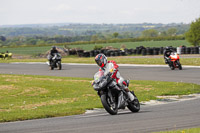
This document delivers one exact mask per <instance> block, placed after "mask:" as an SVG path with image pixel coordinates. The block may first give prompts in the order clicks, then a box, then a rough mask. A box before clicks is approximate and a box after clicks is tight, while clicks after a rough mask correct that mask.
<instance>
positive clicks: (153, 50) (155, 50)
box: [69, 46, 200, 57]
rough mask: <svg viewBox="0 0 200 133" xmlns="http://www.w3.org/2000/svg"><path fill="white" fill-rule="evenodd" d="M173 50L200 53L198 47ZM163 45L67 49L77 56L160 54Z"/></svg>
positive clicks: (175, 49)
mask: <svg viewBox="0 0 200 133" xmlns="http://www.w3.org/2000/svg"><path fill="white" fill-rule="evenodd" d="M172 49H173V50H174V51H177V52H178V53H179V54H200V47H185V46H182V47H178V48H176V47H172ZM164 50H165V48H164V47H143V46H140V47H136V49H123V50H120V49H116V50H111V49H102V50H91V51H84V50H69V55H78V56H79V57H95V56H96V55H97V54H99V53H103V54H105V55H106V56H108V57H110V56H126V55H143V56H146V55H162V54H163V52H164Z"/></svg>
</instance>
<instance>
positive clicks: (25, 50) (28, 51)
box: [0, 40, 190, 56]
mask: <svg viewBox="0 0 200 133" xmlns="http://www.w3.org/2000/svg"><path fill="white" fill-rule="evenodd" d="M122 44H123V45H126V47H127V48H136V47H139V46H145V47H166V46H174V47H179V46H181V45H185V46H190V44H189V43H188V42H187V41H186V40H172V41H171V40H170V41H143V42H121V43H103V44H97V45H102V46H103V47H105V46H113V47H115V48H120V47H121V45H122ZM59 47H62V46H59ZM69 47H70V48H81V49H84V50H92V49H94V47H95V44H84V45H83V44H81V45H69ZM50 48H51V46H40V47H37V46H35V47H17V48H0V52H6V51H7V50H8V51H9V52H11V53H13V54H23V55H33V56H34V55H38V54H44V53H46V52H47V51H48V50H50Z"/></svg>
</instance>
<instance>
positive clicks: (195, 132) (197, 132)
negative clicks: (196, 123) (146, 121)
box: [156, 127, 200, 133]
mask: <svg viewBox="0 0 200 133" xmlns="http://www.w3.org/2000/svg"><path fill="white" fill-rule="evenodd" d="M156 133H200V127H199V128H189V129H181V130H173V131H162V132H156Z"/></svg>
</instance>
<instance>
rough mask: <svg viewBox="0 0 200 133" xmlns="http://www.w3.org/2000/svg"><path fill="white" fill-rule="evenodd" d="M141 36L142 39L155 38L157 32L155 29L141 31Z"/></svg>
mask: <svg viewBox="0 0 200 133" xmlns="http://www.w3.org/2000/svg"><path fill="white" fill-rule="evenodd" d="M142 36H143V37H157V36H158V31H157V30H155V29H149V30H144V31H142Z"/></svg>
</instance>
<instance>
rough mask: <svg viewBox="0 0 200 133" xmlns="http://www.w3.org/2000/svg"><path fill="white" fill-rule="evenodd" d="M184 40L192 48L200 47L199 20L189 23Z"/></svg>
mask: <svg viewBox="0 0 200 133" xmlns="http://www.w3.org/2000/svg"><path fill="white" fill-rule="evenodd" d="M186 40H187V41H188V42H190V43H191V44H192V45H194V46H199V45H200V18H198V19H196V21H194V22H192V23H191V25H190V29H189V31H188V32H186Z"/></svg>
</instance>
